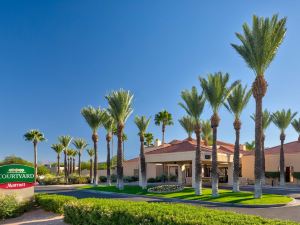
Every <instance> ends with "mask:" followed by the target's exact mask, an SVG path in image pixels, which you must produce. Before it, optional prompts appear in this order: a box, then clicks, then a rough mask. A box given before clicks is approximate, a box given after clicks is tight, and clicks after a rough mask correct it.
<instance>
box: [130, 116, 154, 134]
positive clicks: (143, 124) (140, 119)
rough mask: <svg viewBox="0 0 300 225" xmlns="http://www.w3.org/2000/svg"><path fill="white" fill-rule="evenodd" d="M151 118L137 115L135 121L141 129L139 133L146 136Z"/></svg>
mask: <svg viewBox="0 0 300 225" xmlns="http://www.w3.org/2000/svg"><path fill="white" fill-rule="evenodd" d="M150 119H151V118H148V119H147V118H146V117H145V116H135V118H134V123H135V124H136V126H137V128H138V129H139V135H142V136H144V134H145V133H146V130H147V128H148V126H149V124H150Z"/></svg>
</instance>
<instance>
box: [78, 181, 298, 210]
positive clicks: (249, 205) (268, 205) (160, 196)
mask: <svg viewBox="0 0 300 225" xmlns="http://www.w3.org/2000/svg"><path fill="white" fill-rule="evenodd" d="M126 187H127V188H128V187H130V186H125V189H126ZM136 187H137V186H136ZM103 188H106V189H108V190H103ZM112 188H114V186H105V185H99V186H96V187H95V186H93V185H85V186H81V187H78V188H77V189H78V190H85V191H95V192H102V193H107V194H110V193H114V194H119V195H127V196H135V197H136V196H143V197H145V198H155V199H168V200H169V201H170V202H183V203H184V202H185V203H202V204H209V205H216V206H231V207H244V208H271V207H283V206H287V205H290V204H293V203H294V202H295V201H296V200H295V199H294V198H292V197H290V196H285V195H275V194H264V196H274V197H276V198H281V197H282V198H283V199H284V200H286V202H279V203H276V202H274V203H258V204H257V203H256V204H254V203H235V202H222V201H219V199H218V198H215V199H212V201H210V200H202V199H185V198H180V197H176V196H175V197H168V196H164V195H163V194H154V193H128V192H126V190H124V191H123V192H119V191H113V190H112ZM190 189H191V188H190ZM220 190H221V191H225V193H229V194H230V193H232V192H231V191H229V190H225V189H220ZM176 193H180V192H175V193H169V194H176ZM232 194H233V193H232ZM239 194H251V195H252V194H253V193H252V192H239ZM233 195H235V194H233ZM220 196H222V193H221V194H220ZM287 200H289V201H287ZM256 201H259V200H256Z"/></svg>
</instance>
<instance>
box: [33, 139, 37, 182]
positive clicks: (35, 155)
mask: <svg viewBox="0 0 300 225" xmlns="http://www.w3.org/2000/svg"><path fill="white" fill-rule="evenodd" d="M33 150H34V183H36V180H37V142H33Z"/></svg>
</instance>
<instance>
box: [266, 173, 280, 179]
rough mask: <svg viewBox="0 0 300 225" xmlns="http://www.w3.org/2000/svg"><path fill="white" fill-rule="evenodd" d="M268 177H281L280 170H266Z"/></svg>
mask: <svg viewBox="0 0 300 225" xmlns="http://www.w3.org/2000/svg"><path fill="white" fill-rule="evenodd" d="M265 176H266V178H273V179H274V178H279V177H280V172H265Z"/></svg>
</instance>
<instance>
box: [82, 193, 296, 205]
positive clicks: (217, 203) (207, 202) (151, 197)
mask: <svg viewBox="0 0 300 225" xmlns="http://www.w3.org/2000/svg"><path fill="white" fill-rule="evenodd" d="M79 190H80V189H79ZM80 191H83V192H90V193H102V194H107V195H119V196H128V197H142V198H148V199H156V200H162V201H163V202H172V203H188V204H194V205H195V204H196V205H209V206H216V207H218V206H223V207H232V208H234V207H239V208H279V207H292V206H299V205H300V201H299V200H296V199H294V198H293V200H292V201H291V202H289V203H287V204H268V205H245V204H236V203H224V202H209V201H202V200H183V199H176V198H164V197H156V196H147V195H136V194H126V193H117V192H107V191H96V190H84V189H83V190H80Z"/></svg>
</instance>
